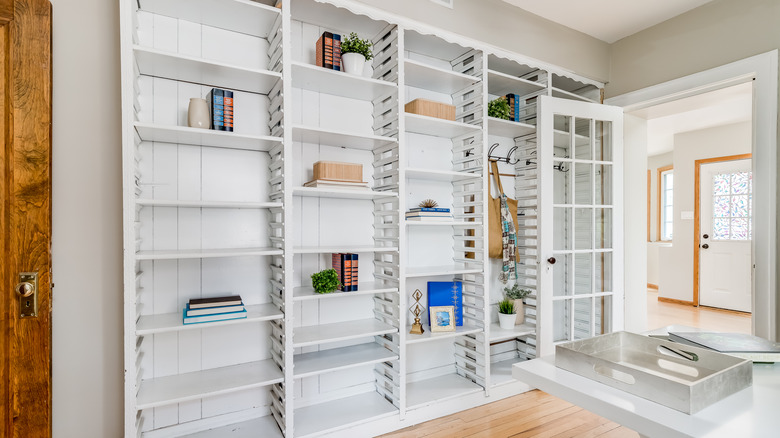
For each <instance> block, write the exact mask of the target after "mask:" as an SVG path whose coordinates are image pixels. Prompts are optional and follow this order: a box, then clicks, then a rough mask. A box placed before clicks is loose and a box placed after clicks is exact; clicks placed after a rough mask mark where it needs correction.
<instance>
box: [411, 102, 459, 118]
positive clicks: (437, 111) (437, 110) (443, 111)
mask: <svg viewBox="0 0 780 438" xmlns="http://www.w3.org/2000/svg"><path fill="white" fill-rule="evenodd" d="M404 111H406V112H407V113H411V114H419V115H421V116H427V117H435V118H437V119H444V120H455V105H450V104H446V103H441V102H436V101H433V100H428V99H414V100H413V101H411V102H409V103H407V104H406V105H404Z"/></svg>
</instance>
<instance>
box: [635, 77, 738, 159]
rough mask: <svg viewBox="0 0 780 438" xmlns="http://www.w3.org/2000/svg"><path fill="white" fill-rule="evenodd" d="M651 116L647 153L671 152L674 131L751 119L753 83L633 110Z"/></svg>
mask: <svg viewBox="0 0 780 438" xmlns="http://www.w3.org/2000/svg"><path fill="white" fill-rule="evenodd" d="M631 114H632V115H635V116H638V117H642V118H644V119H647V155H648V156H653V155H658V154H664V153H666V152H671V151H672V150H673V149H674V135H675V134H679V133H681V132H688V131H697V130H700V129H706V128H712V127H715V126H719V125H727V124H731V123H738V122H746V121H749V120H750V119H751V117H752V114H753V84H752V82H747V83H744V84H740V85H735V86H733V87H728V88H723V89H720V90H717V91H712V92H709V93H704V94H700V95H698V96H692V97H688V98H685V99H679V100H675V101H672V102H669V103H664V104H661V105H656V106H653V107H650V108H646V109H642V110H639V111H635V112H633V113H631Z"/></svg>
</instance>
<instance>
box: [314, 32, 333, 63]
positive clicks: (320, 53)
mask: <svg viewBox="0 0 780 438" xmlns="http://www.w3.org/2000/svg"><path fill="white" fill-rule="evenodd" d="M315 57H316V58H317V59H316V60H315V61H316V62H317V66H318V67H324V68H327V69H330V70H333V34H332V33H331V32H323V33H322V35H321V36H320V38H319V39H318V40H317V45H316V48H315Z"/></svg>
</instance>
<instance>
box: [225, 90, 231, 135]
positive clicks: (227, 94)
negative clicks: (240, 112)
mask: <svg viewBox="0 0 780 438" xmlns="http://www.w3.org/2000/svg"><path fill="white" fill-rule="evenodd" d="M223 102H224V114H225V116H224V123H225V131H231V132H232V131H233V92H232V91H228V90H225V91H224V98H223Z"/></svg>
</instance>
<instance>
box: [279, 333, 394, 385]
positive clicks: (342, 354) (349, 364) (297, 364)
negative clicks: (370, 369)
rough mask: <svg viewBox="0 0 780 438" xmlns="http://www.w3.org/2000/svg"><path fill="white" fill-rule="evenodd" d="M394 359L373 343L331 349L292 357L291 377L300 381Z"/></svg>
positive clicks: (385, 349)
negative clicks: (304, 378)
mask: <svg viewBox="0 0 780 438" xmlns="http://www.w3.org/2000/svg"><path fill="white" fill-rule="evenodd" d="M396 359H398V355H397V354H395V353H393V352H392V351H390V350H388V349H387V348H385V347H382V346H381V345H379V344H376V343H373V342H372V343H368V344H359V345H352V346H349V347H342V348H333V349H330V350H321V351H315V352H311V353H303V354H299V355H296V356H294V358H293V362H294V366H293V376H294V377H295V378H296V379H300V378H303V377H310V376H316V375H318V374H323V373H327V372H331V371H340V370H345V369H348V368H354V367H358V366H363V365H370V364H375V363H380V362H386V361H389V360H396Z"/></svg>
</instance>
